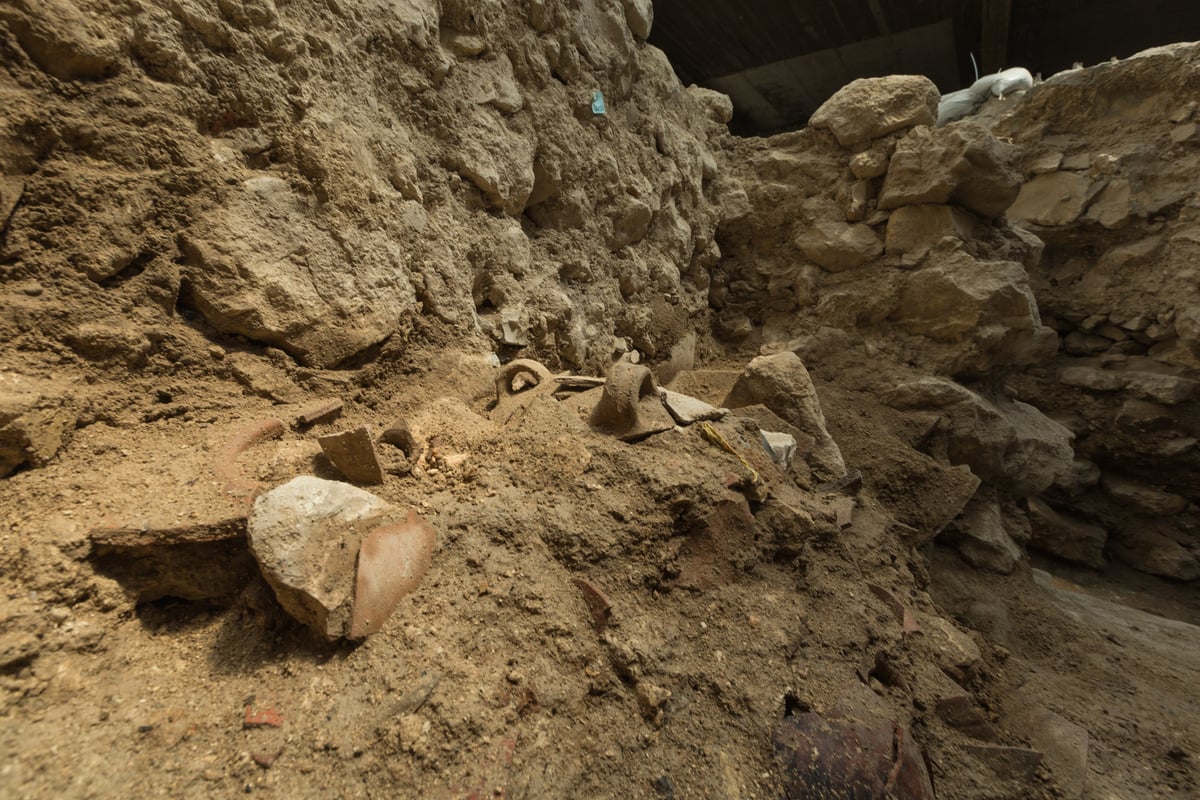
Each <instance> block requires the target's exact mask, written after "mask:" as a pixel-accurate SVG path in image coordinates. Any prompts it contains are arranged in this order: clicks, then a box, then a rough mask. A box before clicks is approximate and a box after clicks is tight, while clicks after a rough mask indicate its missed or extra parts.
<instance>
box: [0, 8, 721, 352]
mask: <svg viewBox="0 0 1200 800" xmlns="http://www.w3.org/2000/svg"><path fill="white" fill-rule="evenodd" d="M652 14H653V12H652V7H651V4H650V3H649V2H645V0H627V2H624V3H621V2H615V0H612V1H609V0H583V1H582V2H565V1H564V0H539V2H536V3H532V4H509V3H501V2H496V1H495V0H492V1H491V2H485V3H464V2H461V1H460V0H450V1H449V2H433V0H404V2H399V3H384V4H373V3H348V4H337V5H336V7H334V8H330V7H328V6H327V5H326V4H325V3H320V2H309V0H302V1H301V2H293V3H288V4H285V5H278V6H277V5H276V4H275V3H273V2H270V0H267V1H266V2H254V3H242V2H224V1H222V2H220V3H213V2H206V1H205V0H183V2H178V3H159V2H150V3H142V4H138V5H137V6H136V8H134V9H133V10H131V11H126V10H125V9H124V8H123V7H121V8H119V9H118V8H117V7H116V6H115V5H113V6H110V5H107V4H105V3H96V4H89V6H88V11H87V13H86V14H85V13H84V12H82V11H80V10H79V9H78V8H77V6H76V5H75V4H74V3H71V2H68V0H56V2H54V3H32V2H21V3H17V4H15V5H13V4H8V5H6V6H5V8H4V9H3V10H2V11H0V23H2V24H3V25H4V26H5V28H6V29H7V31H8V32H9V33H10V34H11V38H6V39H5V41H6V45H5V46H6V48H7V49H6V50H5V51H4V53H5V56H4V58H5V62H6V63H7V64H11V65H13V67H14V68H15V69H19V70H22V71H23V74H27V75H30V76H32V78H31V80H32V82H31V83H29V84H28V85H21V86H17V85H13V84H9V85H8V86H7V87H6V88H5V89H4V95H3V96H4V98H5V103H4V104H5V108H6V113H5V119H4V122H3V125H2V126H0V175H3V176H4V178H3V185H2V187H0V214H2V216H3V218H4V219H5V220H6V227H7V239H6V243H5V252H6V259H7V260H8V261H12V260H13V259H14V258H15V259H17V260H19V261H20V264H21V267H20V274H19V275H17V276H15V277H17V278H23V277H34V276H36V277H37V279H38V280H41V281H43V282H44V283H53V284H55V285H56V286H61V287H63V290H65V289H66V287H72V288H71V293H72V294H73V295H74V297H73V300H72V308H73V313H74V315H75V320H74V321H75V323H76V324H90V325H95V326H99V328H100V329H101V332H104V331H108V332H115V331H116V330H117V329H118V328H119V324H118V323H117V321H116V319H115V317H120V316H123V315H122V313H121V309H122V308H123V307H125V304H130V303H132V304H134V305H137V306H139V307H140V308H141V309H142V310H141V311H140V313H141V314H142V315H144V316H145V317H147V319H145V320H139V324H141V325H146V324H149V325H154V324H159V325H163V324H169V323H170V321H171V320H172V318H173V316H174V315H175V314H176V313H179V314H183V315H185V316H188V317H191V316H196V317H199V318H200V320H202V322H201V324H203V325H205V326H211V329H213V330H215V331H217V332H219V333H221V334H227V335H237V336H242V337H245V338H247V339H250V340H252V341H254V342H257V343H262V344H265V345H270V346H273V347H276V348H279V349H281V350H283V351H285V352H287V353H288V354H289V355H291V356H292V357H293V358H294V359H295V360H297V361H298V362H300V363H301V364H303V365H307V366H316V367H333V366H337V365H340V364H343V363H345V362H347V361H350V360H352V359H354V358H355V357H357V356H360V355H361V354H363V353H364V352H366V351H368V350H369V349H370V348H372V347H373V346H376V345H379V344H380V343H383V342H385V341H386V342H389V343H391V344H392V345H393V346H397V345H401V344H402V343H403V341H404V339H405V338H406V337H407V335H408V333H409V331H410V330H411V328H412V326H413V324H414V321H415V320H417V319H418V318H419V317H420V316H422V315H430V316H433V317H436V318H438V319H439V320H441V321H442V322H443V323H445V324H447V325H449V326H452V327H453V328H455V329H457V330H458V331H459V332H461V333H462V334H475V333H480V332H482V333H484V334H487V335H489V336H491V337H492V338H493V339H494V340H495V341H496V346H497V347H498V348H499V347H509V348H514V349H524V350H526V351H527V352H528V353H530V354H533V355H537V356H540V357H545V358H549V359H551V360H553V361H555V362H565V363H568V364H570V365H573V366H582V365H584V364H587V365H589V366H591V367H602V366H606V365H607V363H608V359H609V356H610V355H611V354H612V353H613V352H614V349H616V350H619V349H621V348H627V347H629V346H635V347H637V348H639V349H640V350H642V352H643V353H646V354H648V355H655V354H658V353H664V354H665V353H666V352H667V351H668V350H669V349H670V347H671V345H673V344H674V343H675V341H676V340H677V339H678V338H679V336H681V335H682V333H683V330H684V328H685V327H686V323H687V320H688V319H689V317H690V316H691V315H693V314H695V313H697V312H699V311H701V310H702V309H703V308H704V307H705V305H706V299H705V298H706V291H707V288H708V271H709V268H710V267H711V265H712V263H713V261H714V259H715V257H716V249H715V246H714V244H713V232H714V229H715V226H716V222H717V216H716V211H715V209H714V208H713V205H712V203H711V202H710V199H709V196H708V195H709V193H710V192H709V187H710V184H711V182H712V180H713V179H714V178H715V177H716V176H715V161H714V159H713V157H712V156H711V155H710V153H709V140H710V138H711V137H712V136H713V135H715V134H719V133H723V131H724V124H723V122H722V121H721V120H720V119H719V118H720V117H721V116H722V111H721V109H720V106H721V102H720V101H717V100H714V99H713V97H712V96H711V95H712V94H713V93H711V92H707V91H704V90H694V91H693V90H686V89H684V88H683V87H682V86H681V85H680V83H679V81H678V79H677V78H676V77H675V75H674V73H673V71H672V70H671V68H670V65H669V64H668V63H667V61H666V59H665V57H664V56H663V54H662V53H661V52H660V51H658V50H657V49H655V48H653V47H650V46H648V45H646V44H645V43H644V39H645V37H646V36H647V35H648V34H649V30H650V25H651V22H652ZM67 81H76V82H75V83H73V84H70V85H68V84H67V83H65V82H67ZM597 90H598V91H601V92H603V94H604V99H605V106H606V113H604V114H595V113H593V111H592V107H591V102H592V93H593V92H594V91H597ZM725 103H726V104H727V101H725ZM725 119H726V120H727V119H728V117H727V115H726V117H725ZM18 199H19V203H18V202H17V200H18ZM14 209H15V210H14ZM10 215H11V219H9V217H10ZM155 308H157V309H159V310H160V311H159V313H158V314H157V315H155V314H153V313H152V312H151V309H155ZM15 323H20V324H23V325H25V326H26V327H28V326H31V325H32V326H38V327H40V328H41V329H44V330H54V329H55V328H56V327H61V326H56V325H55V324H54V323H53V322H52V321H51V320H48V319H46V318H45V316H44V315H43V314H41V313H40V312H39V310H38V309H37V307H36V304H35V306H34V307H32V308H29V309H24V310H22V312H21V316H20V318H19V319H16V320H10V319H6V320H5V321H4V323H0V324H4V325H6V326H7V325H12V324H15ZM10 334H13V331H11V330H9V329H7V328H6V329H5V336H6V337H7V336H9V335H10ZM60 336H61V337H62V338H63V339H64V340H65V339H66V338H67V336H66V332H65V331H64V332H62V333H60ZM614 337H616V338H615V339H614ZM157 341H161V340H157ZM95 349H96V348H93V350H95ZM100 349H103V348H100ZM155 352H156V350H155V345H154V343H147V344H146V346H145V347H144V352H143V355H142V361H144V360H145V358H147V357H153V355H154V354H155Z"/></svg>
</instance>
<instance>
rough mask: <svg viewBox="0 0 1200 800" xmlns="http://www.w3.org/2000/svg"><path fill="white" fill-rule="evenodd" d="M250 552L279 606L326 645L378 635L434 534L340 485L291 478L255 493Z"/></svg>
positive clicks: (424, 561) (414, 579)
mask: <svg viewBox="0 0 1200 800" xmlns="http://www.w3.org/2000/svg"><path fill="white" fill-rule="evenodd" d="M247 529H248V532H249V540H250V550H251V552H252V553H253V554H254V557H255V559H256V560H257V561H258V564H259V567H260V569H261V570H262V573H263V577H264V578H266V580H267V583H269V584H270V585H271V588H272V589H273V590H274V592H275V597H276V598H277V599H278V600H279V604H280V605H281V606H283V608H284V609H285V610H286V611H287V612H288V613H289V614H291V615H292V616H293V617H295V618H296V619H297V620H299V621H300V622H303V623H304V624H305V625H307V626H308V627H309V628H311V629H312V630H313V631H315V632H316V633H318V634H319V635H321V636H324V637H325V638H327V639H330V640H333V639H338V638H343V637H349V638H356V639H358V638H362V637H364V636H366V635H368V634H370V633H374V632H375V631H378V630H379V628H380V626H381V625H382V624H383V621H384V620H385V619H386V618H387V616H388V615H389V614H391V612H392V610H393V609H394V608H395V605H396V603H398V602H399V601H400V599H401V597H403V595H404V594H407V593H408V592H410V591H411V590H412V589H413V588H415V586H416V584H417V583H418V582H419V581H420V579H421V576H422V575H424V573H425V570H426V569H428V566H429V560H430V556H431V554H432V552H433V545H434V533H433V529H432V528H430V527H429V526H428V525H427V524H425V523H424V522H422V521H421V520H420V519H419V518H418V517H416V515H415V514H412V513H410V514H409V515H408V518H407V519H405V518H404V517H403V516H402V515H401V514H400V512H399V511H398V510H397V509H395V508H394V507H392V506H390V505H389V504H388V503H387V502H385V501H384V500H381V499H380V498H378V497H376V496H375V495H373V494H370V493H369V492H365V491H363V490H361V489H357V488H355V487H353V486H351V485H349V484H346V483H339V482H337V481H326V480H322V479H320V478H314V477H311V476H307V475H304V476H301V477H299V478H295V479H293V480H291V481H289V482H288V483H285V484H284V485H283V486H280V487H278V488H276V489H273V490H271V491H269V492H267V493H266V494H263V495H260V496H259V497H258V499H257V500H255V502H254V508H253V510H252V511H251V514H250V518H249V520H248V523H247Z"/></svg>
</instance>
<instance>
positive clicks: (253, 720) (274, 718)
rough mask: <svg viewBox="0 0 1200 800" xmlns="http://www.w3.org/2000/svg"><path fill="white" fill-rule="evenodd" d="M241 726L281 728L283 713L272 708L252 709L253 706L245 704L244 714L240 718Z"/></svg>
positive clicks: (247, 727)
mask: <svg viewBox="0 0 1200 800" xmlns="http://www.w3.org/2000/svg"><path fill="white" fill-rule="evenodd" d="M242 727H243V728H246V729H249V728H282V727H283V715H282V714H280V713H279V712H278V711H276V710H275V709H273V708H264V709H262V710H259V711H255V710H254V706H246V715H245V717H244V718H243V719H242Z"/></svg>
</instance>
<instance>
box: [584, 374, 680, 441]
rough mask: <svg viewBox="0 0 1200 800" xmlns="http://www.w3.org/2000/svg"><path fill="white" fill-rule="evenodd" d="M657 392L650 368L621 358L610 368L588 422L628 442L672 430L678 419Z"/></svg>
mask: <svg viewBox="0 0 1200 800" xmlns="http://www.w3.org/2000/svg"><path fill="white" fill-rule="evenodd" d="M658 391H659V390H658V387H657V386H656V385H655V382H654V375H653V373H651V372H650V370H649V369H648V368H647V367H643V366H641V365H640V364H634V363H633V362H632V361H631V360H624V359H622V360H621V361H618V362H617V363H616V364H613V365H612V368H611V369H609V371H608V380H607V381H605V384H604V388H603V390H602V391H601V394H600V399H599V402H597V403H596V407H595V408H594V409H593V410H592V414H591V417H590V419H589V422H590V424H591V426H592V427H593V428H596V429H597V430H600V431H603V432H605V433H609V434H612V435H613V436H616V437H617V438H619V439H621V440H622V441H626V442H636V441H639V440H641V439H645V438H646V437H648V436H652V435H654V434H656V433H662V432H664V431H669V430H671V429H672V428H674V427H675V420H674V419H673V418H672V417H671V415H670V414H669V413H668V412H667V409H666V407H665V406H664V405H663V401H662V398H661V397H660V396H659V393H658Z"/></svg>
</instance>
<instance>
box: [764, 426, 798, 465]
mask: <svg viewBox="0 0 1200 800" xmlns="http://www.w3.org/2000/svg"><path fill="white" fill-rule="evenodd" d="M758 438H759V441H761V442H762V446H763V449H764V450H766V451H767V455H769V456H770V457H771V460H772V461H774V462H775V463H776V464H778V465H779V466H781V467H783V468H784V469H787V467H788V465H789V464H791V463H792V457H793V456H795V455H796V437H795V436H792V435H791V434H790V433H771V432H769V431H759V432H758Z"/></svg>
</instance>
